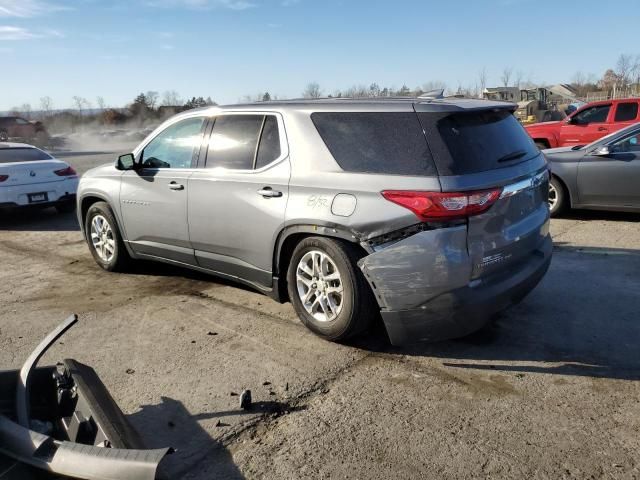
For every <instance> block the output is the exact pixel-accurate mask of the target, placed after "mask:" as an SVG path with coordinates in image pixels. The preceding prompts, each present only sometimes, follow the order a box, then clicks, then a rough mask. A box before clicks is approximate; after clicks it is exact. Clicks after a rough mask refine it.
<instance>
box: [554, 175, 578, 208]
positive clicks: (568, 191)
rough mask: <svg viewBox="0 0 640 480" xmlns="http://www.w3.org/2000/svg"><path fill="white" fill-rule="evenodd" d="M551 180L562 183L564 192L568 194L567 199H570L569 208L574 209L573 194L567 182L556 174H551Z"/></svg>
mask: <svg viewBox="0 0 640 480" xmlns="http://www.w3.org/2000/svg"><path fill="white" fill-rule="evenodd" d="M551 178H555V179H556V180H558V181H559V182H560V185H562V188H563V189H564V192H565V193H566V194H567V198H568V199H569V207H573V194H572V192H571V189H570V188H569V186H568V184H567V182H566V181H565V180H564V179H563V178H562V177H561V176H560V175H558V174H557V173H555V172H551Z"/></svg>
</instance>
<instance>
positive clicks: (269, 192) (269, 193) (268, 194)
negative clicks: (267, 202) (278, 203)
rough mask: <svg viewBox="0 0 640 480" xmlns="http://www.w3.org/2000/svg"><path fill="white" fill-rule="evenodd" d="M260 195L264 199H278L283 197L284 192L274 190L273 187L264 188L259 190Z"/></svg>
mask: <svg viewBox="0 0 640 480" xmlns="http://www.w3.org/2000/svg"><path fill="white" fill-rule="evenodd" d="M258 195H262V196H263V197H264V198H277V197H281V196H282V192H279V191H277V190H274V189H273V188H271V187H264V188H262V189H261V190H258Z"/></svg>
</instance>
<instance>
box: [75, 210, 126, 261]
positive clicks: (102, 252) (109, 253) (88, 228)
mask: <svg viewBox="0 0 640 480" xmlns="http://www.w3.org/2000/svg"><path fill="white" fill-rule="evenodd" d="M84 229H85V235H86V237H87V243H88V244H89V250H91V254H92V255H93V258H94V260H95V261H96V263H97V264H98V265H100V266H101V267H102V268H104V269H105V270H107V271H110V272H122V271H125V270H126V269H127V267H128V266H129V265H130V263H131V257H129V253H128V252H127V249H126V247H125V246H124V242H123V241H122V236H121V235H120V229H119V228H118V224H117V223H116V219H115V216H114V215H113V212H112V211H111V208H110V207H109V205H108V204H107V203H106V202H96V203H94V204H93V205H91V206H90V207H89V210H88V211H87V216H86V217H85V222H84Z"/></svg>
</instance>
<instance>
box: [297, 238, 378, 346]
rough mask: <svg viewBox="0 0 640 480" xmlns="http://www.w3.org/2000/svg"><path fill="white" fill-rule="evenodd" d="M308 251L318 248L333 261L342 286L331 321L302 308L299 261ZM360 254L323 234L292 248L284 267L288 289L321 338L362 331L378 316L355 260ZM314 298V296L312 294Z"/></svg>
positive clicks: (300, 313) (303, 318)
mask: <svg viewBox="0 0 640 480" xmlns="http://www.w3.org/2000/svg"><path fill="white" fill-rule="evenodd" d="M311 251H320V252H322V253H324V254H325V255H327V256H328V257H329V258H330V260H331V261H332V262H333V263H334V264H335V266H336V267H337V270H338V272H339V275H340V281H341V284H342V287H343V293H342V298H341V309H340V311H339V313H338V314H337V316H335V318H333V319H331V320H325V321H319V320H317V319H316V318H315V317H314V316H313V315H311V314H310V313H309V312H308V311H307V310H306V308H305V307H304V304H303V300H302V299H301V298H300V294H299V292H298V286H297V270H298V264H299V263H300V261H301V260H302V258H303V257H304V256H305V254H307V253H309V252H311ZM361 257H362V253H361V252H360V251H359V250H358V249H357V248H356V247H355V246H353V245H351V244H349V243H347V242H343V241H340V240H334V239H330V238H325V237H307V238H305V239H303V240H302V241H301V242H300V243H299V244H298V245H297V246H296V248H295V249H294V251H293V254H292V255H291V261H290V262H289V268H288V270H287V289H288V293H289V298H290V299H291V303H292V304H293V307H294V309H295V311H296V313H297V314H298V317H299V318H300V320H301V321H302V323H303V324H304V325H305V326H306V327H307V328H309V330H311V331H312V332H314V333H315V334H317V335H319V336H320V337H322V338H324V339H327V340H331V341H340V340H345V339H347V338H349V337H352V336H354V335H356V334H358V333H360V332H363V331H364V330H366V329H367V327H368V326H369V325H370V323H371V320H372V319H374V318H375V317H376V315H377V310H378V309H377V304H376V302H375V299H374V298H373V294H372V293H371V289H370V287H369V285H368V284H367V281H366V280H365V278H364V275H363V274H362V272H361V271H360V270H359V269H358V267H357V264H356V262H357V261H358V260H359V259H360V258H361ZM312 298H313V297H312Z"/></svg>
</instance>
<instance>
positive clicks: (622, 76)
mask: <svg viewBox="0 0 640 480" xmlns="http://www.w3.org/2000/svg"><path fill="white" fill-rule="evenodd" d="M632 72H633V57H632V56H631V55H622V54H621V55H620V56H619V57H618V61H617V62H616V69H615V73H616V75H617V76H618V80H619V83H620V86H621V87H622V88H625V87H626V86H627V85H629V80H630V77H631V74H632Z"/></svg>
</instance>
